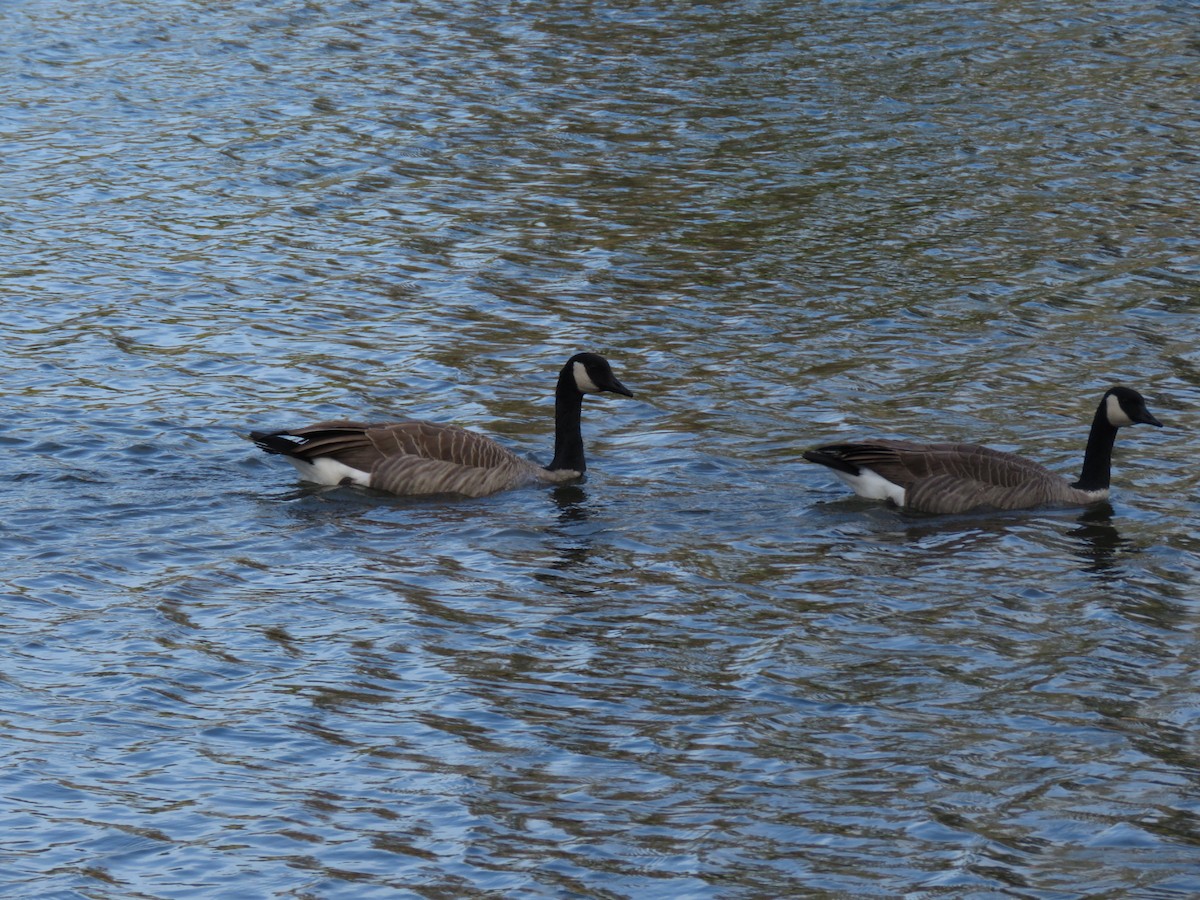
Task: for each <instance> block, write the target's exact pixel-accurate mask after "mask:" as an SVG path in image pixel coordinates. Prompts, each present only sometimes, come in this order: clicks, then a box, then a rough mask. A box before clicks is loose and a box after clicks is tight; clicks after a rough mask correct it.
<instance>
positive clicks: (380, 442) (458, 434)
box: [260, 421, 542, 497]
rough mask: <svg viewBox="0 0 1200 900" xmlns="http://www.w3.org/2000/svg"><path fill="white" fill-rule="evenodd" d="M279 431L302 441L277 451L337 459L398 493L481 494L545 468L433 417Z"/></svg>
mask: <svg viewBox="0 0 1200 900" xmlns="http://www.w3.org/2000/svg"><path fill="white" fill-rule="evenodd" d="M278 435H279V439H280V441H284V440H286V439H287V438H293V439H298V441H296V442H293V441H288V442H287V445H286V446H284V449H283V450H282V451H280V450H278V449H277V450H276V452H285V453H286V454H287V455H289V456H294V457H296V458H298V459H302V460H305V461H306V462H315V461H316V460H318V459H332V460H335V461H337V462H339V463H341V464H343V465H345V466H349V467H350V468H352V469H357V470H359V471H360V472H367V473H369V474H370V485H371V487H373V488H378V489H380V490H384V491H389V492H391V493H394V494H443V493H445V494H463V495H465V496H468V497H482V496H485V495H487V494H492V493H495V492H496V491H501V490H505V489H507V488H511V487H516V486H518V485H520V484H524V483H527V482H530V481H536V480H538V476H539V473H540V472H541V471H542V470H541V469H540V467H538V466H537V465H535V464H534V463H531V462H529V461H528V460H524V459H522V458H521V457H519V456H517V455H516V454H515V453H513V452H512V451H510V450H507V449H505V448H504V447H502V446H501V445H500V444H498V443H496V442H495V441H493V440H492V439H491V438H489V437H487V436H485V435H482V434H479V433H478V432H474V431H467V430H466V429H464V428H458V427H456V426H453V425H437V424H435V423H432V422H421V421H402V422H386V423H364V422H350V421H333V422H318V423H317V424H315V425H308V426H305V427H304V428H295V429H292V430H289V431H286V432H279V433H278ZM284 436H286V437H284ZM260 443H261V442H260ZM278 446H280V444H276V447H278Z"/></svg>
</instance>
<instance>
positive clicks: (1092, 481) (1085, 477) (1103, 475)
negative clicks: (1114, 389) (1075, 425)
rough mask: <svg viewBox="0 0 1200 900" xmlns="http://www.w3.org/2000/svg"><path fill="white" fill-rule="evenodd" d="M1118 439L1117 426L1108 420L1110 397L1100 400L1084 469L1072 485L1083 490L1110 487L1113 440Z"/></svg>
mask: <svg viewBox="0 0 1200 900" xmlns="http://www.w3.org/2000/svg"><path fill="white" fill-rule="evenodd" d="M1116 439H1117V426H1115V425H1113V424H1112V423H1111V422H1109V421H1108V397H1107V396H1106V397H1105V398H1104V399H1103V400H1101V401H1100V406H1099V407H1097V409H1096V418H1094V419H1092V430H1091V431H1090V432H1089V433H1088V442H1087V450H1085V451H1084V453H1083V471H1082V472H1081V473H1080V474H1079V480H1078V481H1077V482H1075V484H1074V485H1072V487H1077V488H1079V489H1080V490H1081V491H1100V490H1106V489H1107V488H1108V481H1109V476H1110V475H1111V473H1112V451H1113V442H1114V441H1115V440H1116Z"/></svg>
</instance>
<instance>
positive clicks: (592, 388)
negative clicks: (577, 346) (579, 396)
mask: <svg viewBox="0 0 1200 900" xmlns="http://www.w3.org/2000/svg"><path fill="white" fill-rule="evenodd" d="M574 374H575V386H576V387H577V388H579V390H580V391H581V392H582V393H584V394H598V393H600V388H599V387H597V386H596V382H594V381H592V376H591V375H589V374H588V370H587V366H585V365H584V364H583V363H581V362H577V363H575V366H574Z"/></svg>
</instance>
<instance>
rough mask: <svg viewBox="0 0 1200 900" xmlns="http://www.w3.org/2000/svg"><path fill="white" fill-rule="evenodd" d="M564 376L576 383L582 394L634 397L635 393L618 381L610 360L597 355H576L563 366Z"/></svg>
mask: <svg viewBox="0 0 1200 900" xmlns="http://www.w3.org/2000/svg"><path fill="white" fill-rule="evenodd" d="M562 374H563V375H564V376H568V375H569V377H570V378H571V379H572V380H573V381H574V383H575V387H576V388H577V389H578V390H579V393H581V394H598V393H600V392H601V391H612V392H613V393H614V394H624V395H625V396H626V397H632V396H633V392H632V391H630V390H629V388H627V387H625V385H623V384H621V382H620V381H618V380H617V376H616V375H614V374H613V370H612V366H610V365H609V364H608V360H607V359H605V358H604V357H603V356H600V355H599V354H596V353H576V354H575V355H574V356H572V357H571V358H570V359H568V360H567V364H566V365H565V366H563V371H562Z"/></svg>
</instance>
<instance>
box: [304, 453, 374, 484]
mask: <svg viewBox="0 0 1200 900" xmlns="http://www.w3.org/2000/svg"><path fill="white" fill-rule="evenodd" d="M287 460H288V462H290V463H291V464H292V465H293V466H295V467H296V471H297V472H299V473H300V477H301V478H303V479H304V480H305V481H311V482H312V483H313V484H342V483H343V482H344V481H346V479H350V481H352V482H353V483H354V484H361V485H362V486H363V487H366V486H367V485H369V484H370V483H371V476H370V474H369V473H367V472H364V471H363V470H362V469H355V468H352V467H350V466H348V465H346V464H345V463H340V462H338V461H337V460H336V459H329V458H328V457H325V456H321V457H318V458H317V461H316V462H311V463H310V462H307V461H305V460H303V459H296V458H295V457H292V456H289V457H288V458H287Z"/></svg>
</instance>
